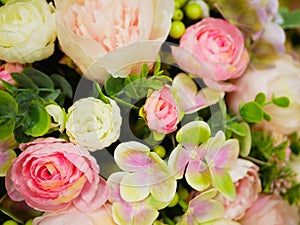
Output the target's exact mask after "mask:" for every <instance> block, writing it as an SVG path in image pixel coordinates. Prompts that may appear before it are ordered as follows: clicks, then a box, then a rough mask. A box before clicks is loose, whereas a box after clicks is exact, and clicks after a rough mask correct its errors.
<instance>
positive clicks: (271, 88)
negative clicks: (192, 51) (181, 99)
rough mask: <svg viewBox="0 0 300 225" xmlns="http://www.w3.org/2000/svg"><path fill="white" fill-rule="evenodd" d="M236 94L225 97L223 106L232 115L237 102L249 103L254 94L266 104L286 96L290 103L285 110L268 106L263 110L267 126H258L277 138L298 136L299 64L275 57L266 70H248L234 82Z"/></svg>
mask: <svg viewBox="0 0 300 225" xmlns="http://www.w3.org/2000/svg"><path fill="white" fill-rule="evenodd" d="M235 85H236V86H237V88H238V90H236V91H234V92H231V93H229V94H228V95H227V105H228V107H229V108H230V109H232V110H234V111H235V112H237V111H238V108H239V104H240V101H243V102H244V103H245V102H248V101H253V100H254V98H255V96H256V94H258V93H259V92H263V93H265V94H266V96H267V101H269V100H270V99H271V98H272V95H273V94H274V95H275V97H280V96H286V97H288V98H289V99H290V105H289V107H287V108H280V107H278V106H276V105H273V104H272V105H268V106H266V107H264V110H265V111H266V112H267V113H269V114H270V115H271V117H272V120H271V121H270V122H267V121H264V122H263V123H261V124H260V126H261V127H262V128H263V129H266V130H269V131H271V132H278V133H281V134H290V133H292V132H295V131H297V132H300V98H299V95H300V62H299V61H295V60H293V59H292V58H291V57H290V56H288V55H285V56H282V57H279V58H278V59H277V60H275V61H274V62H273V65H272V66H271V67H269V68H266V69H255V68H251V69H249V70H248V71H247V72H246V73H245V74H244V75H243V76H242V77H240V78H239V79H238V80H237V81H236V82H235Z"/></svg>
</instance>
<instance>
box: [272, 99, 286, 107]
mask: <svg viewBox="0 0 300 225" xmlns="http://www.w3.org/2000/svg"><path fill="white" fill-rule="evenodd" d="M272 102H273V103H274V104H275V105H277V106H279V107H282V108H287V107H288V106H289V105H290V100H289V99H288V98H287V97H278V98H274V97H273V98H272Z"/></svg>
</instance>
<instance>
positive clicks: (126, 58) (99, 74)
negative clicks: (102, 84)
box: [55, 0, 174, 81]
mask: <svg viewBox="0 0 300 225" xmlns="http://www.w3.org/2000/svg"><path fill="white" fill-rule="evenodd" d="M55 3H56V6H57V35H58V39H59V43H60V45H61V48H62V50H63V51H64V52H65V53H66V54H67V55H68V56H69V57H70V58H71V59H72V60H73V61H74V62H75V64H76V65H77V66H78V67H79V68H80V70H81V71H82V72H83V73H84V75H85V76H87V77H88V78H89V79H92V80H98V81H104V80H105V78H106V77H107V76H108V74H112V75H113V76H115V77H126V76H127V75H128V74H130V73H131V72H133V71H134V72H136V71H138V70H140V67H141V65H142V64H143V63H145V62H154V61H155V60H156V57H157V55H158V52H159V49H160V47H161V45H162V43H163V42H164V41H165V40H166V38H167V36H168V34H169V30H170V28H171V18H172V16H173V12H174V1H173V0H160V1H156V0H149V1H140V0H130V1H129V0H112V1H106V0H88V1H87V0H55Z"/></svg>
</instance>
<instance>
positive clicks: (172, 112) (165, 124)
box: [144, 85, 180, 134]
mask: <svg viewBox="0 0 300 225" xmlns="http://www.w3.org/2000/svg"><path fill="white" fill-rule="evenodd" d="M144 111H145V114H146V121H147V124H148V126H149V128H150V129H151V130H154V131H156V132H158V133H161V134H168V133H171V132H173V131H175V130H176V129H177V123H178V122H179V117H180V111H179V106H178V103H177V102H176V99H175V97H174V94H173V91H172V89H171V88H170V87H169V86H167V85H165V86H164V87H163V89H161V90H159V91H154V92H153V93H152V94H151V95H150V96H149V97H148V98H147V100H146V103H145V105H144Z"/></svg>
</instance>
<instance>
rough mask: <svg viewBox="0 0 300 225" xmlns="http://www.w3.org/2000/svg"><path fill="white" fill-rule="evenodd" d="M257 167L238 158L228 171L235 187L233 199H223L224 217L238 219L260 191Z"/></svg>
mask: <svg viewBox="0 0 300 225" xmlns="http://www.w3.org/2000/svg"><path fill="white" fill-rule="evenodd" d="M258 169H259V168H258V167H257V166H256V165H255V164H253V163H252V162H250V161H248V160H244V159H238V160H237V163H236V165H235V167H234V168H233V169H232V170H230V171H229V174H230V177H231V179H232V181H233V182H234V185H235V188H236V198H235V200H234V201H229V200H227V199H225V201H224V206H225V217H226V218H230V219H234V220H238V219H240V218H242V217H243V216H244V214H245V212H246V210H247V209H248V208H249V207H251V205H252V204H253V203H254V202H255V200H256V199H257V197H258V193H259V192H261V183H260V179H259V176H258Z"/></svg>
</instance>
